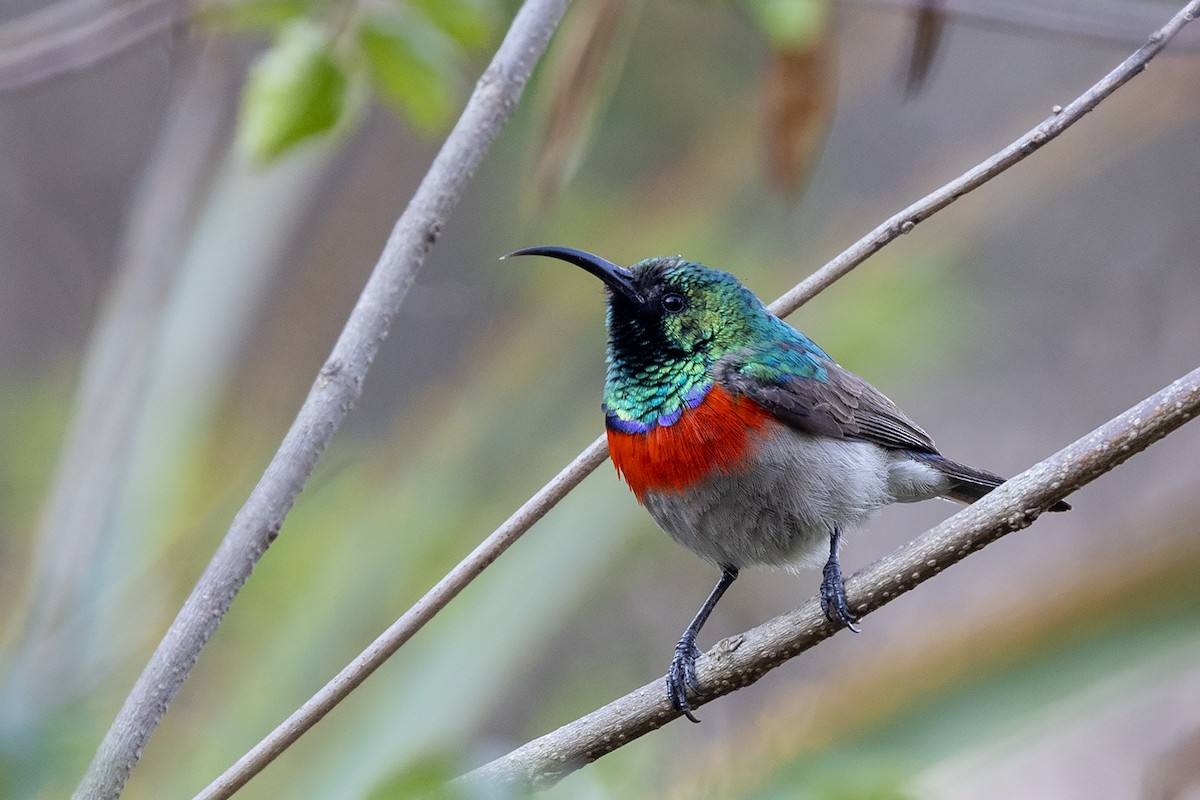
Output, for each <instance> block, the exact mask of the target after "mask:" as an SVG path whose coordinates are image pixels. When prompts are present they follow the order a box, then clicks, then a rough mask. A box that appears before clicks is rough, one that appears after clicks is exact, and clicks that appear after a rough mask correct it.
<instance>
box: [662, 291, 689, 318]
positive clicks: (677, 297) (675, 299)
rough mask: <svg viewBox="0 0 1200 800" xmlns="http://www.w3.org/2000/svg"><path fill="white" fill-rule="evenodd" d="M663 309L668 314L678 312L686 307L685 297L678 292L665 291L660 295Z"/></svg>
mask: <svg viewBox="0 0 1200 800" xmlns="http://www.w3.org/2000/svg"><path fill="white" fill-rule="evenodd" d="M661 302H662V307H663V311H666V312H667V313H668V314H678V313H679V312H680V311H683V310H684V309H685V308H687V298H686V297H684V296H683V295H681V294H680V293H679V292H667V293H666V294H664V295H663V296H662V301H661Z"/></svg>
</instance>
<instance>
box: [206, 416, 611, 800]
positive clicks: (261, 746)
mask: <svg viewBox="0 0 1200 800" xmlns="http://www.w3.org/2000/svg"><path fill="white" fill-rule="evenodd" d="M607 455H608V448H607V446H606V445H605V442H604V439H603V437H602V438H600V439H597V440H596V441H594V442H592V444H591V445H590V446H589V447H588V448H587V449H586V450H584V451H583V452H582V453H580V454H579V455H578V456H577V457H576V458H575V460H574V461H572V462H571V464H570V466H568V467H567V469H565V470H563V471H562V472H561V473H559V475H558V477H556V478H555V479H554V480H552V481H551V482H550V483H548V484H546V485H545V486H543V487H542V488H541V490H539V491H538V492H537V494H535V495H534V496H533V497H531V498H530V499H529V500H528V501H527V502H526V503H525V504H524V505H522V506H521V507H520V508H519V509H517V512H516V513H515V514H513V515H512V516H511V517H509V518H508V520H506V521H505V523H504V524H503V525H501V526H500V527H499V528H497V529H496V532H495V533H493V534H492V535H491V536H490V537H488V539H487V540H485V541H484V542H482V543H480V545H479V546H478V547H476V548H475V550H473V551H472V552H471V554H470V555H468V556H467V557H466V558H464V559H463V560H462V561H461V562H460V563H459V564H458V566H457V567H455V568H454V569H453V570H451V571H450V572H448V573H447V574H446V576H445V577H443V578H442V579H441V580H440V581H438V583H437V585H436V586H434V587H433V588H432V589H430V590H429V591H428V592H427V593H426V594H425V596H424V597H422V598H421V600H420V601H419V602H418V603H416V604H415V605H414V606H413V607H412V608H410V609H409V610H408V611H406V612H405V613H404V615H403V616H402V617H400V618H399V619H398V620H396V621H395V622H393V623H392V625H391V626H390V627H389V628H388V629H387V630H385V631H384V632H383V633H381V634H380V635H379V637H378V638H377V639H376V640H375V641H374V642H372V643H371V646H370V647H368V648H367V649H366V650H364V651H363V652H362V653H361V654H360V655H359V656H358V658H356V659H354V660H353V661H351V662H350V663H349V664H347V665H346V666H345V667H344V668H343V669H342V671H341V672H339V673H338V674H337V675H336V676H335V677H334V678H333V680H331V681H329V683H327V684H325V686H324V687H322V689H321V691H319V692H317V693H316V694H315V695H313V696H312V697H311V698H310V699H309V700H308V701H307V702H305V703H304V705H302V706H301V707H300V708H298V709H296V711H294V712H293V713H292V715H291V716H290V717H288V718H287V719H286V720H284V722H283V723H282V724H280V725H279V727H277V728H276V729H275V730H273V731H271V733H270V734H269V735H268V736H266V737H265V738H264V739H263V740H262V741H261V742H259V743H258V744H256V745H255V746H254V747H253V749H251V750H250V751H249V752H248V753H246V754H245V755H244V756H242V757H241V758H239V759H238V760H237V763H235V764H234V765H233V766H231V767H230V768H229V769H227V770H226V771H225V772H223V773H222V774H221V775H220V777H218V778H217V779H216V780H214V781H213V782H212V783H210V784H209V785H208V786H207V787H206V788H205V789H204V791H202V792H200V793H199V794H198V795H196V797H195V800H224V799H225V798H227V797H231V796H232V795H233V793H234V792H236V791H237V790H238V789H240V788H241V787H242V786H244V785H245V784H246V782H247V781H249V780H250V779H251V778H253V777H254V776H255V775H257V774H258V773H259V772H261V771H262V769H263V767H265V766H267V764H270V763H271V762H272V761H274V760H275V758H276V757H278V756H279V754H280V753H282V752H283V751H284V750H286V749H287V748H288V747H290V746H291V745H292V743H293V742H295V741H296V740H297V739H299V738H300V737H301V736H302V735H304V733H305V732H306V731H307V730H308V729H309V728H311V727H312V726H313V725H316V724H317V723H318V722H320V721H321V718H322V717H324V716H325V715H326V714H328V713H329V712H330V711H332V710H333V708H334V707H335V706H336V705H337V704H338V703H340V702H341V701H342V700H344V699H345V698H346V696H347V695H349V694H350V692H352V691H354V690H355V689H356V688H358V686H359V685H360V684H361V683H362V682H363V681H365V680H366V679H367V678H368V677H370V675H371V673H373V672H374V671H375V670H376V669H378V668H379V667H380V666H382V665H383V663H384V662H385V661H387V660H388V658H390V657H391V656H392V654H393V653H395V652H396V651H397V650H398V649H400V646H401V645H403V644H404V643H405V642H407V641H408V640H409V639H410V638H411V637H412V635H413V634H414V633H416V632H417V631H418V630H420V629H421V627H422V626H423V625H424V624H425V623H426V622H428V621H429V620H430V619H432V618H433V616H434V615H435V614H437V613H438V612H439V611H441V610H442V609H443V608H444V607H445V606H446V604H447V603H449V602H450V601H451V600H452V599H454V597H455V596H456V595H457V594H458V593H459V592H460V591H462V588H463V587H464V586H466V585H467V584H468V583H470V582H471V581H472V580H474V579H475V578H476V577H477V576H478V575H479V573H481V572H482V571H483V570H484V569H485V568H486V567H487V566H488V565H489V564H491V563H492V562H493V561H495V560H496V559H497V558H498V557H499V556H500V554H501V553H503V552H504V551H505V550H507V549H508V546H509V545H511V544H512V543H513V542H515V541H516V540H517V539H519V538H520V536H521V534H522V533H524V532H525V531H526V530H528V529H529V527H530V526H532V525H533V523H535V522H537V521H538V520H539V519H541V518H542V517H543V516H545V514H546V512H547V511H549V510H550V509H551V508H553V507H554V505H555V504H556V503H557V502H558V501H559V500H561V499H562V498H563V497H565V496H566V494H567V493H568V492H569V491H571V490H572V489H574V488H575V486H576V485H578V483H579V482H580V481H581V480H583V478H584V476H586V475H587V474H588V473H589V472H591V471H592V470H593V469H595V468H596V467H597V466H598V465H599V464H601V463H602V462H603V461H604V459H605V458H606V457H607Z"/></svg>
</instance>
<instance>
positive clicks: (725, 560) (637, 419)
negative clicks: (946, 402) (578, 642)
mask: <svg viewBox="0 0 1200 800" xmlns="http://www.w3.org/2000/svg"><path fill="white" fill-rule="evenodd" d="M513 256H545V257H549V258H554V259H558V260H561V261H565V262H567V263H570V264H573V265H575V266H577V267H580V268H582V269H583V270H585V271H587V272H589V273H590V274H592V275H594V276H595V277H597V278H599V279H600V280H601V281H603V283H604V285H605V286H606V287H607V319H606V322H607V328H608V348H607V371H606V375H605V381H604V395H603V403H602V408H603V411H604V421H605V429H606V433H607V440H608V448H609V453H610V455H611V457H612V461H613V464H614V466H615V467H616V470H617V473H618V475H619V476H620V477H621V478H622V479H623V480H624V481H625V483H627V484H628V486H629V488H630V489H631V490H632V492H633V494H634V496H635V497H636V498H637V500H638V502H639V503H641V504H642V505H643V506H644V507H645V508H646V510H647V511H648V512H649V513H650V516H651V517H653V519H654V521H655V522H656V523H657V524H658V526H659V527H660V528H662V529H663V530H664V531H665V532H666V533H667V534H668V535H669V536H670V537H671V538H672V539H674V540H675V541H676V542H678V543H679V544H681V545H683V546H685V547H687V548H689V549H691V550H692V551H694V552H695V553H696V554H697V555H699V556H700V557H701V558H702V559H704V560H705V561H708V562H709V563H711V564H713V565H714V566H715V567H717V569H719V570H720V573H721V574H720V578H719V580H718V581H717V584H716V586H715V587H714V588H713V589H712V591H711V592H710V593H709V595H708V598H707V599H706V600H705V601H704V604H703V605H702V606H701V607H700V610H699V611H698V612H697V613H696V615H695V617H694V618H693V619H692V621H691V623H690V624H689V625H688V626H687V628H686V629H685V630H684V633H683V635H682V636H681V637H680V639H679V642H678V643H677V644H676V646H675V651H674V656H673V657H672V660H671V665H670V668H669V669H668V671H667V675H666V693H667V698H668V700H669V702H670V705H671V706H672V707H673V708H674V709H675V710H676V711H678V712H680V713H681V714H683V715H684V716H686V717H687V718H688V719H689V720H691V721H692V722H699V720H698V719H697V717H696V716H695V714H694V713H693V711H694V709H693V707H692V705H691V701H690V699H689V697H688V691H689V690H690V691H691V692H692V693H693V694H694V695H695V696H697V697H703V690H702V687H701V685H700V683H699V681H698V679H697V674H696V660H697V659H698V658H699V657H700V651H699V649H698V648H697V646H696V638H697V636H698V634H699V633H700V629H701V628H702V627H703V626H704V624H705V622H706V621H707V620H708V617H709V615H710V614H711V613H712V611H713V609H714V608H715V607H716V605H717V603H718V602H719V601H720V599H721V597H722V595H724V594H725V591H726V590H727V589H728V588H729V586H730V585H731V584H732V583H733V582H734V581H735V580H736V579H737V577H738V574H739V572H740V571H741V570H742V569H743V568H745V567H750V566H783V567H791V568H795V567H800V566H805V565H810V566H820V567H821V575H822V577H821V584H820V602H821V609H822V611H823V612H824V614H825V616H826V617H827V618H828V619H829V621H830V622H831V623H833V624H835V625H837V626H839V627H843V626H844V627H846V628H849V629H851V630H853V631H856V632H857V631H858V627H857V622H858V617H857V616H856V615H855V614H854V612H853V611H852V610H851V608H850V605H849V603H848V601H847V599H846V588H845V582H844V580H843V576H842V567H841V563H840V561H839V558H838V551H839V548H840V547H841V543H842V538H843V536H844V535H846V533H847V532H848V531H851V530H854V529H855V528H857V527H859V526H860V525H862V524H863V523H864V522H865V521H866V520H867V519H868V518H869V517H870V516H871V515H872V514H873V513H874V512H875V511H877V510H879V509H880V508H882V507H883V506H886V505H888V504H890V503H911V502H917V501H920V500H928V499H932V498H945V499H948V500H954V501H958V502H961V503H966V504H969V503H972V502H974V501H975V500H978V499H979V498H980V497H983V496H984V495H985V494H987V493H988V492H990V491H991V490H992V489H994V488H996V487H997V486H999V485H1000V484H1001V483H1003V482H1004V480H1005V479H1004V478H1001V477H1000V476H998V475H995V474H993V473H991V472H988V471H986V470H982V469H976V468H975V467H970V466H967V465H965V464H961V463H959V462H957V461H952V460H950V459H949V458H946V457H945V456H943V455H942V454H941V453H940V452H939V451H938V449H937V447H936V446H935V445H934V443H933V439H931V438H930V436H929V434H927V433H926V432H925V431H924V430H922V429H921V428H920V427H919V426H918V425H917V424H916V423H915V422H913V421H912V420H911V419H909V418H908V416H906V415H905V414H904V412H902V411H901V410H900V409H899V408H898V407H897V406H896V404H895V403H893V402H892V401H891V400H889V399H888V398H887V397H886V396H884V395H883V393H881V392H880V391H879V390H878V389H876V388H875V387H874V386H872V385H871V384H870V383H868V382H867V381H866V380H864V379H863V378H860V377H859V376H858V375H856V374H854V373H853V372H850V371H849V370H847V369H845V368H844V367H842V366H840V365H839V364H838V363H837V362H835V361H834V360H833V359H832V358H831V357H830V356H829V355H828V354H827V353H826V352H825V351H824V350H822V349H821V348H820V347H819V346H818V345H817V344H816V343H815V342H813V341H812V340H811V339H809V338H808V337H807V336H805V335H804V334H803V333H801V332H800V331H799V330H797V329H796V328H794V327H792V326H791V325H789V324H788V323H787V322H784V321H783V320H782V319H780V318H779V317H777V316H776V315H775V314H773V313H771V311H770V310H769V309H768V308H767V307H766V305H765V304H764V303H763V302H762V300H760V299H759V298H758V296H757V295H755V294H754V293H753V292H752V291H751V290H750V289H748V288H747V287H746V286H744V285H743V284H742V283H741V282H740V281H739V280H738V279H737V278H736V277H734V276H733V275H732V274H730V273H728V272H724V271H722V270H718V269H713V268H710V267H707V266H704V265H703V264H700V263H698V262H695V261H689V260H687V259H685V258H683V257H682V256H664V257H655V258H648V259H645V260H643V261H640V262H638V263H636V264H634V265H632V266H631V267H629V268H625V267H622V266H620V265H618V264H614V263H613V262H611V261H608V260H606V259H604V258H601V257H600V256H597V255H594V254H592V253H588V252H586V251H583V250H577V249H574V248H570V247H555V246H537V247H526V248H523V249H520V250H517V251H515V252H513V253H509V254H508V255H507V256H504V258H509V257H513ZM1069 509H1070V506H1069V505H1068V504H1067V503H1065V502H1062V501H1059V502H1057V503H1055V504H1054V505H1051V506H1050V509H1049V510H1051V511H1066V510H1069Z"/></svg>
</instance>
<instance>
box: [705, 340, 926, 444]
mask: <svg viewBox="0 0 1200 800" xmlns="http://www.w3.org/2000/svg"><path fill="white" fill-rule="evenodd" d="M744 366H746V362H745V361H744V360H743V359H740V358H739V353H733V354H731V355H730V356H727V357H726V358H724V359H722V360H721V361H720V362H718V363H717V365H716V366H715V368H714V370H713V373H714V377H716V379H717V381H718V383H720V384H721V385H722V386H723V387H725V389H726V390H728V391H730V392H732V393H733V394H741V395H745V396H746V397H748V398H750V399H751V400H753V401H754V402H755V403H757V404H759V405H760V406H762V407H763V408H764V409H765V410H767V411H769V412H770V413H771V414H773V415H774V416H775V417H776V418H778V419H779V420H780V421H781V422H783V423H784V424H786V425H790V426H791V427H793V428H796V429H797V430H801V431H805V432H807V433H812V434H817V435H819V436H830V437H833V438H837V439H857V440H860V441H866V442H873V443H875V444H878V445H880V446H882V447H887V448H890V449H893V450H913V451H915V452H919V453H937V447H935V446H934V444H933V439H931V438H930V437H929V434H927V433H926V432H925V431H923V430H921V428H920V426H919V425H917V423H915V422H913V421H912V420H911V419H909V418H908V417H907V416H905V414H904V412H903V411H901V410H900V409H899V408H897V407H896V404H895V403H893V402H892V401H891V400H889V399H888V398H887V397H886V396H885V395H884V394H883V393H882V392H880V391H879V390H878V389H876V388H875V387H874V386H872V385H871V384H869V383H867V382H866V381H865V380H863V379H862V378H860V377H858V376H857V375H855V374H854V373H853V372H850V371H849V370H846V369H843V368H842V367H841V366H839V365H838V364H836V363H834V362H833V361H823V363H822V365H821V366H823V367H824V371H825V380H820V379H818V378H816V377H801V376H794V375H793V376H785V377H783V378H780V379H777V380H770V381H768V380H763V379H762V378H759V377H757V376H754V375H749V374H747V373H746V372H744V371H742V369H741V368H742V367H744Z"/></svg>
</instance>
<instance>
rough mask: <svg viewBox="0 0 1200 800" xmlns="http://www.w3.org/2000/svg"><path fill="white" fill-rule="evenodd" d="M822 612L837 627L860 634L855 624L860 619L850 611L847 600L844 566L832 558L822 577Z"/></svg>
mask: <svg viewBox="0 0 1200 800" xmlns="http://www.w3.org/2000/svg"><path fill="white" fill-rule="evenodd" d="M821 610H822V611H824V612H825V617H826V619H828V620H829V621H830V622H832V623H833V624H835V625H839V624H840V625H843V626H845V627H847V628H849V629H850V630H852V631H854V632H855V633H858V631H859V628H858V626H857V625H855V624H854V623H856V622H858V617H857V616H856V615H855V614H854V612H852V611H851V610H850V604H849V603H848V602H847V600H846V583H845V581H843V580H842V565H841V564H839V563H838V560H837V558H836V557H831V558H830V559H829V561H827V562H826V563H825V569H824V570H823V571H822V577H821Z"/></svg>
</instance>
